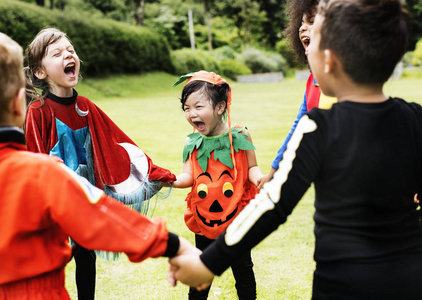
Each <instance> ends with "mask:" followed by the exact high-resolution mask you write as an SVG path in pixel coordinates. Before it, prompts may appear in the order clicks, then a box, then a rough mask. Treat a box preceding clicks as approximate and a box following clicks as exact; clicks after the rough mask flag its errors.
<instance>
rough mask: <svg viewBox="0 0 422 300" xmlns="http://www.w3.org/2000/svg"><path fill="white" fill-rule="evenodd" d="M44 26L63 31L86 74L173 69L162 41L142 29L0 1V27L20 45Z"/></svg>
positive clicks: (30, 38)
mask: <svg viewBox="0 0 422 300" xmlns="http://www.w3.org/2000/svg"><path fill="white" fill-rule="evenodd" d="M46 27H56V28H58V29H60V30H62V31H63V32H66V33H67V35H68V36H69V38H70V40H71V41H72V43H73V44H74V46H75V49H76V51H77V53H78V56H79V58H80V59H81V60H82V61H83V63H82V70H83V72H84V73H86V74H89V75H107V74H114V73H141V72H148V71H153V70H162V71H166V72H172V71H173V67H172V63H171V60H170V50H169V47H168V44H167V42H166V40H165V39H164V38H163V37H162V36H161V35H159V34H157V33H155V32H152V31H150V30H148V29H146V28H140V27H135V26H130V25H127V24H124V23H119V22H116V21H113V20H107V19H94V18H90V17H89V16H87V15H82V14H79V15H75V14H71V15H68V14H66V13H64V12H61V11H57V10H54V14H52V11H51V10H49V9H45V8H42V7H38V6H36V5H35V4H28V3H24V2H16V1H11V0H2V1H1V2H0V28H2V32H3V33H5V34H7V35H9V36H10V37H11V38H13V39H14V40H15V41H16V42H18V43H19V44H20V45H21V46H22V47H23V48H26V47H27V46H28V45H29V43H30V42H31V41H32V39H33V38H34V37H35V36H36V34H37V33H38V32H39V31H40V30H41V29H43V28H46Z"/></svg>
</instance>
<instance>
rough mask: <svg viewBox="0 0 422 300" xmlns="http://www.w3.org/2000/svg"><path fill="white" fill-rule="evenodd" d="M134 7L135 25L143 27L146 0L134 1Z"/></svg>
mask: <svg viewBox="0 0 422 300" xmlns="http://www.w3.org/2000/svg"><path fill="white" fill-rule="evenodd" d="M132 5H133V17H134V19H135V23H136V25H139V26H142V25H143V24H144V16H145V0H132Z"/></svg>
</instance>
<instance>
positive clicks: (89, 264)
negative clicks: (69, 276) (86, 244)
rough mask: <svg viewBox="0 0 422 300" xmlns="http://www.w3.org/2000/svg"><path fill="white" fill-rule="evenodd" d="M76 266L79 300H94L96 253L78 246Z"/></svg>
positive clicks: (74, 252) (75, 255)
mask: <svg viewBox="0 0 422 300" xmlns="http://www.w3.org/2000/svg"><path fill="white" fill-rule="evenodd" d="M73 257H74V258H75V264H76V274H75V278H76V287H77V289H78V300H93V299H94V297H95V277H96V266H95V261H96V258H97V256H96V254H95V251H92V250H88V249H85V248H82V247H81V246H79V245H78V244H76V245H75V247H74V250H73Z"/></svg>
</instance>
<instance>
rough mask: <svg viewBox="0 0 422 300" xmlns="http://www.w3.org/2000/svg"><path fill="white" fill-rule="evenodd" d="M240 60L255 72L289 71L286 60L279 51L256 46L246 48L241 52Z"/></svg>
mask: <svg viewBox="0 0 422 300" xmlns="http://www.w3.org/2000/svg"><path fill="white" fill-rule="evenodd" d="M240 60H241V61H242V62H243V63H244V64H245V65H246V66H247V67H248V68H249V69H251V70H252V72H253V73H267V72H283V73H287V64H286V60H285V59H284V58H283V57H282V56H281V55H280V54H277V53H273V52H264V51H262V50H259V49H256V48H246V49H245V50H243V52H242V53H241V54H240Z"/></svg>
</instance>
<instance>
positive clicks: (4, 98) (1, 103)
mask: <svg viewBox="0 0 422 300" xmlns="http://www.w3.org/2000/svg"><path fill="white" fill-rule="evenodd" d="M22 68H23V50H22V47H21V46H19V44H18V43H16V42H15V41H14V40H12V39H11V38H10V37H8V36H7V35H5V34H4V33H1V32H0V74H1V75H0V120H3V117H4V112H5V110H6V107H7V105H8V104H9V103H10V101H11V100H12V98H13V97H14V96H15V95H16V93H17V91H18V90H19V89H21V88H23V87H25V78H24V74H23V71H22Z"/></svg>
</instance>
